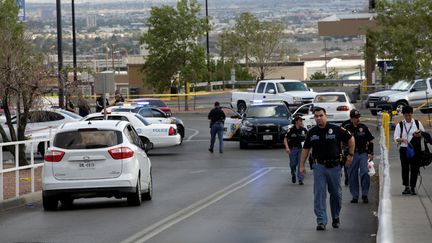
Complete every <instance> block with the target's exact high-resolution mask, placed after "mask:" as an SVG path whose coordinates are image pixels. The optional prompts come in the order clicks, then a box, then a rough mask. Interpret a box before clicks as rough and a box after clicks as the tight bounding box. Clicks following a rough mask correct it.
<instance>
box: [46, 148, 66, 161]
mask: <svg viewBox="0 0 432 243" xmlns="http://www.w3.org/2000/svg"><path fill="white" fill-rule="evenodd" d="M64 154H65V152H63V151H60V150H48V151H47V152H46V153H45V156H44V160H45V161H46V162H60V160H62V159H63V156H64Z"/></svg>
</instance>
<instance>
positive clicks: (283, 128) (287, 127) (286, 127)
mask: <svg viewBox="0 0 432 243" xmlns="http://www.w3.org/2000/svg"><path fill="white" fill-rule="evenodd" d="M288 129H290V125H286V126H283V127H282V130H284V131H288Z"/></svg>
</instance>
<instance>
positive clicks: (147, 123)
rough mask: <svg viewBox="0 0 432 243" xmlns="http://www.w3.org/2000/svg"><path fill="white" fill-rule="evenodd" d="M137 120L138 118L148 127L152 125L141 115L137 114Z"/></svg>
mask: <svg viewBox="0 0 432 243" xmlns="http://www.w3.org/2000/svg"><path fill="white" fill-rule="evenodd" d="M135 116H136V118H138V119H139V120H140V121H141V122H142V123H143V124H144V125H146V126H148V125H150V122H148V121H147V120H146V119H145V118H144V117H142V116H141V115H140V114H135Z"/></svg>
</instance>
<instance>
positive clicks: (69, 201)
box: [60, 197, 74, 207]
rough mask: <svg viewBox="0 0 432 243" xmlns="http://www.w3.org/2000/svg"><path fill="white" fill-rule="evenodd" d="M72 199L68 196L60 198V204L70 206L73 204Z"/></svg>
mask: <svg viewBox="0 0 432 243" xmlns="http://www.w3.org/2000/svg"><path fill="white" fill-rule="evenodd" d="M73 201H74V199H73V198H70V197H69V198H62V199H60V202H61V204H62V205H64V206H66V207H70V206H72V205H73Z"/></svg>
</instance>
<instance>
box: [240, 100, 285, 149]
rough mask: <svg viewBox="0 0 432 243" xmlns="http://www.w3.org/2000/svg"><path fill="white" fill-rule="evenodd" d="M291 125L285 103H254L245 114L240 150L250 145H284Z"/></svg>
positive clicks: (241, 128)
mask: <svg viewBox="0 0 432 243" xmlns="http://www.w3.org/2000/svg"><path fill="white" fill-rule="evenodd" d="M291 123H292V117H291V113H290V111H289V110H288V107H287V106H286V105H285V103H284V102H282V101H279V102H277V101H271V102H270V101H269V102H252V103H251V104H250V105H249V106H248V108H247V109H246V111H245V113H244V114H243V120H242V122H241V126H240V138H239V140H240V149H245V148H247V147H248V145H249V144H266V145H272V144H282V143H283V139H284V136H285V133H286V132H287V131H288V129H289V126H290V124H291Z"/></svg>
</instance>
